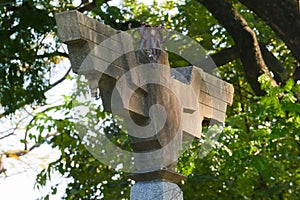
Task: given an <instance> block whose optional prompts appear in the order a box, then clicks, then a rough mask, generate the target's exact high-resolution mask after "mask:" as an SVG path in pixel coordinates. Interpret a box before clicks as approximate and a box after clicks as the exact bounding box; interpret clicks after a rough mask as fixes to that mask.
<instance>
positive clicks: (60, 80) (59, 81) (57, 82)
mask: <svg viewBox="0 0 300 200" xmlns="http://www.w3.org/2000/svg"><path fill="white" fill-rule="evenodd" d="M71 69H72V67H70V68H69V69H68V71H67V72H66V73H65V75H64V76H63V77H62V78H61V79H59V80H58V81H56V82H55V83H53V84H52V85H51V88H53V87H55V86H57V85H58V84H60V83H61V82H63V81H64V80H65V79H66V77H67V76H68V74H69V73H70V71H71Z"/></svg>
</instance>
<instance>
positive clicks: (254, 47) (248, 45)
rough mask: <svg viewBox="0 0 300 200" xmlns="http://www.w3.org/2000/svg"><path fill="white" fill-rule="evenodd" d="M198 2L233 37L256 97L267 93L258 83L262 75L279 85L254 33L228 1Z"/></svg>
mask: <svg viewBox="0 0 300 200" xmlns="http://www.w3.org/2000/svg"><path fill="white" fill-rule="evenodd" d="M198 2H200V3H201V4H203V5H204V6H205V7H206V8H207V9H208V10H209V11H210V12H211V13H212V15H213V16H214V17H215V18H216V19H217V20H218V21H219V22H220V24H222V25H223V27H225V28H226V30H227V31H228V33H229V34H230V35H231V36H232V37H233V39H234V41H235V43H236V47H237V48H238V52H239V55H240V59H241V61H242V63H243V67H244V72H245V76H246V78H247V80H248V81H249V83H250V85H251V87H252V89H253V91H254V92H255V94H256V95H264V94H265V93H264V91H262V90H261V89H260V83H259V82H258V77H259V76H260V75H262V74H266V75H267V76H269V77H270V79H271V80H272V84H273V85H276V84H277V83H276V82H275V80H274V79H273V78H272V76H271V74H270V72H269V70H268V68H267V66H266V64H265V62H264V59H263V56H262V53H261V50H260V47H259V43H258V41H257V38H256V35H255V33H254V31H253V30H252V29H251V28H250V27H249V26H248V24H247V22H246V21H245V19H244V18H243V17H242V16H241V15H240V14H239V13H238V12H237V10H235V9H234V8H233V7H232V5H231V4H230V3H228V1H226V0H214V1H211V0H198Z"/></svg>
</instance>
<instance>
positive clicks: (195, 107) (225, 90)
mask: <svg viewBox="0 0 300 200" xmlns="http://www.w3.org/2000/svg"><path fill="white" fill-rule="evenodd" d="M56 22H57V26H58V35H59V38H60V40H61V41H62V42H64V43H65V44H67V46H68V50H69V57H70V61H71V65H72V69H73V71H74V72H75V73H77V74H80V75H84V76H85V77H86V79H87V80H88V82H89V86H90V90H91V94H92V95H93V96H97V95H98V94H97V93H98V89H99V91H100V96H101V99H102V102H103V106H104V109H105V111H107V112H111V113H113V114H116V115H119V116H121V117H123V118H124V121H125V123H126V124H127V126H126V128H127V130H128V133H129V139H130V144H131V147H132V150H133V152H134V153H135V157H134V163H135V169H136V170H135V171H134V172H133V173H132V174H131V176H130V177H131V178H132V179H133V180H135V181H136V183H135V184H134V186H133V187H132V188H131V195H130V198H131V199H132V200H140V199H149V200H150V199H151V200H153V199H157V200H163V199H164V200H166V199H183V194H182V191H181V189H180V188H179V187H178V186H177V183H179V182H180V181H181V180H183V179H185V177H184V176H183V175H181V174H179V173H176V172H175V167H176V164H177V159H178V156H179V152H180V150H181V149H182V145H183V143H184V141H186V140H188V139H190V138H194V137H196V138H199V137H200V135H201V131H202V121H203V120H207V119H211V120H214V121H217V122H220V123H223V122H224V120H225V114H226V108H227V105H231V103H232V98H233V92H234V90H233V86H232V85H231V84H229V83H226V82H224V81H222V80H220V79H218V78H216V77H214V76H212V75H209V74H208V73H205V72H203V70H201V69H200V68H198V67H195V66H190V67H183V68H170V66H169V61H168V54H167V53H166V52H165V51H164V50H162V49H161V44H162V43H163V42H165V41H166V40H167V39H168V37H170V35H169V32H168V30H166V29H165V28H164V27H163V26H159V27H151V26H145V25H142V26H141V27H140V28H139V29H136V30H134V31H132V32H131V34H129V33H126V32H120V31H117V30H114V29H112V28H111V27H108V26H106V25H104V24H101V23H99V22H98V21H96V20H93V19H91V18H89V17H87V16H85V15H83V14H82V13H80V12H78V11H67V12H63V13H59V14H57V15H56ZM135 33H138V34H135ZM135 37H138V38H139V46H138V48H134V38H135Z"/></svg>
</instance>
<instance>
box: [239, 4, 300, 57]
mask: <svg viewBox="0 0 300 200" xmlns="http://www.w3.org/2000/svg"><path fill="white" fill-rule="evenodd" d="M239 1H240V2H241V3H242V4H244V5H245V6H247V7H248V8H249V9H251V10H253V11H254V12H255V13H256V14H257V15H258V16H259V17H261V18H262V19H263V20H264V21H266V22H267V23H268V24H269V25H270V27H271V28H272V29H273V30H274V31H275V32H276V33H277V35H278V36H279V37H280V38H281V39H282V40H283V41H284V43H285V44H286V45H287V47H288V48H289V49H290V50H291V51H292V54H293V55H294V57H295V58H296V59H297V60H298V61H299V62H300V48H299V47H300V10H299V5H297V1H296V0H284V1H282V0H263V1H261V0H239ZM266 8H267V9H266Z"/></svg>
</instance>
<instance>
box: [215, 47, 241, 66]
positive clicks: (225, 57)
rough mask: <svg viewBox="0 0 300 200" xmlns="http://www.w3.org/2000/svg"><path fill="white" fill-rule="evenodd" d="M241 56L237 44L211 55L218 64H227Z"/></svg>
mask: <svg viewBox="0 0 300 200" xmlns="http://www.w3.org/2000/svg"><path fill="white" fill-rule="evenodd" d="M239 57H240V55H239V52H238V48H237V47H236V46H233V47H230V48H225V49H222V50H221V51H219V52H217V53H215V54H212V55H211V58H212V59H213V61H214V62H215V64H216V65H217V66H222V65H225V64H227V63H229V62H230V61H233V60H236V59H238V58H239Z"/></svg>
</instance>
